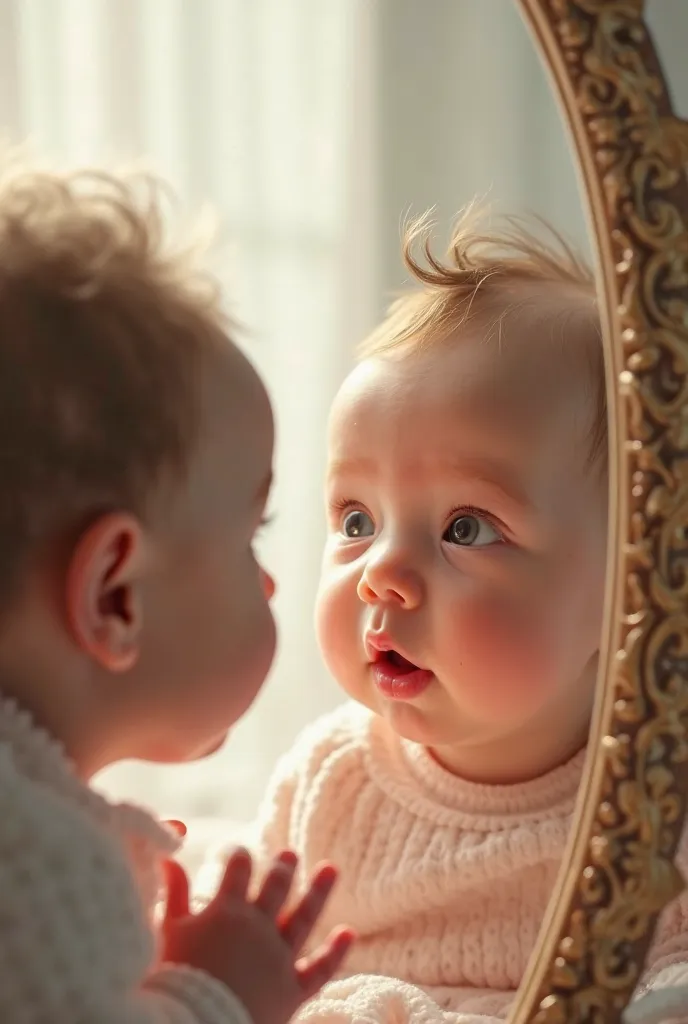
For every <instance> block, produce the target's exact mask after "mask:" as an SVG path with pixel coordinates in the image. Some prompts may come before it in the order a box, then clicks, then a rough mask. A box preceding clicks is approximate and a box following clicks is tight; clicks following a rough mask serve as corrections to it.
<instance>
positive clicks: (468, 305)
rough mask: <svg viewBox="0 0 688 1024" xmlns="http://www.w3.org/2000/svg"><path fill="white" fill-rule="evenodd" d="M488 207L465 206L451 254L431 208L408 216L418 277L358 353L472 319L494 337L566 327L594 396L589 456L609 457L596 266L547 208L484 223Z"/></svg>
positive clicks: (421, 339) (434, 336) (407, 243)
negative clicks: (441, 243)
mask: <svg viewBox="0 0 688 1024" xmlns="http://www.w3.org/2000/svg"><path fill="white" fill-rule="evenodd" d="M487 215H488V209H487V207H485V206H481V205H480V204H478V203H477V202H476V203H472V204H470V205H469V206H468V207H467V208H466V209H465V210H464V211H463V212H462V214H461V215H460V217H459V219H458V220H457V222H456V225H455V227H454V231H453V233H452V237H451V241H450V243H449V247H448V251H447V255H446V257H445V258H444V259H442V258H439V257H438V256H437V255H436V254H435V252H434V251H433V245H432V235H433V229H434V224H433V221H432V218H431V215H430V214H429V213H428V214H424V215H423V216H422V217H419V218H417V219H415V220H412V221H411V222H410V223H408V224H407V225H406V227H405V230H404V232H403V240H402V255H403V260H404V264H405V266H406V268H407V270H408V271H409V273H410V275H411V279H412V287H410V288H408V289H406V290H405V291H403V292H402V293H401V295H399V296H398V297H397V298H396V299H395V301H394V302H393V303H392V304H391V306H390V307H389V310H388V313H387V316H386V317H385V318H384V319H383V321H382V323H380V324H379V326H378V327H376V328H375V329H374V330H373V331H372V333H371V334H369V335H368V337H367V338H365V340H364V341H363V343H362V344H361V345H360V346H359V349H358V357H359V358H360V359H368V358H374V357H377V356H385V355H390V354H397V355H400V356H405V355H410V354H413V353H416V352H422V351H423V350H425V349H427V348H429V347H432V346H434V345H438V344H450V343H452V342H454V341H457V340H458V339H460V337H461V333H462V331H464V330H465V329H467V328H469V327H470V329H471V330H473V331H475V330H479V331H480V332H481V335H482V336H483V337H484V338H485V339H486V340H487V339H489V338H491V337H494V336H495V335H496V336H498V338H500V339H501V338H502V336H503V334H504V332H506V331H508V329H509V327H510V326H511V325H514V326H515V325H516V324H518V325H519V326H522V325H523V323H524V322H527V323H528V325H529V326H530V327H531V328H534V329H536V330H549V331H550V332H552V333H554V332H555V331H558V332H559V337H560V340H562V341H563V342H564V343H565V344H568V343H570V344H576V345H577V346H578V348H579V351H580V353H581V357H582V358H583V359H584V360H585V361H586V364H587V365H586V368H587V369H588V372H589V374H590V379H591V381H592V388H593V402H594V406H595V415H594V422H593V424H592V427H591V436H590V460H591V462H593V463H598V462H601V463H604V462H605V460H606V454H607V395H606V380H605V368H604V351H603V346H602V334H601V325H600V314H599V306H598V302H597V294H596V287H595V275H594V272H593V270H592V268H591V267H590V266H589V265H588V263H587V262H586V260H585V259H584V257H583V256H582V255H581V254H580V253H579V252H578V251H577V250H576V249H575V248H574V247H573V246H572V245H571V244H569V243H568V242H567V241H566V240H565V239H564V238H563V236H562V235H560V234H559V233H558V232H557V231H556V230H555V229H554V228H553V227H552V226H551V225H550V224H548V223H547V222H546V221H544V220H542V219H541V218H533V221H532V222H529V220H528V219H526V218H519V217H514V216H505V217H503V218H502V220H501V222H500V223H501V224H502V225H503V226H501V227H500V226H498V227H497V228H496V229H492V230H486V229H485V228H484V227H483V224H484V221H485V220H486V218H487ZM536 228H539V229H540V232H539V233H538V231H537V230H536ZM417 252H419V255H416V253H417ZM581 342H582V344H581Z"/></svg>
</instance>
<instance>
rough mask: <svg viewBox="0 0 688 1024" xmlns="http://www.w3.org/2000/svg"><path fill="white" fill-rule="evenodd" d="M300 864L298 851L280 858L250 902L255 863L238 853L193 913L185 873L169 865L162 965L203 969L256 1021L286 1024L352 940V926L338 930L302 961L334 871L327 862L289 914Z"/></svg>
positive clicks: (174, 864) (340, 959)
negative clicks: (202, 905)
mask: <svg viewBox="0 0 688 1024" xmlns="http://www.w3.org/2000/svg"><path fill="white" fill-rule="evenodd" d="M296 867H297V858H296V856H295V855H294V854H293V853H291V852H289V851H287V852H285V853H282V854H280V855H279V856H278V857H276V858H275V860H274V861H273V864H272V867H271V868H270V869H269V870H268V872H267V874H266V875H265V878H264V879H263V881H262V883H261V885H260V887H259V889H258V893H257V895H256V896H255V897H250V896H249V889H250V884H251V874H252V869H253V863H252V860H251V856H250V854H249V853H248V852H247V851H246V850H241V849H240V850H237V851H236V852H235V853H233V854H232V855H231V856H230V857H229V859H228V861H227V865H226V868H225V872H224V876H223V878H222V881H221V882H220V885H219V887H218V890H217V893H216V895H215V897H214V898H213V899H212V900H211V901H210V903H208V905H207V906H206V907H205V908H204V909H203V910H202V911H200V912H199V913H197V914H195V913H193V912H192V911H191V910H190V904H189V881H188V877H187V875H186V872H185V871H184V869H183V867H182V866H181V865H180V864H178V863H177V862H176V861H168V862H167V893H168V895H167V907H166V913H165V917H164V919H163V923H162V937H163V960H164V961H165V962H168V963H177V964H186V965H188V966H190V967H196V968H199V969H201V970H204V971H206V972H207V973H208V974H210V975H212V976H213V977H214V978H216V979H217V980H218V981H220V982H221V983H223V984H225V985H226V986H227V988H229V989H230V991H231V992H232V993H233V994H234V995H235V996H236V997H237V998H238V999H239V1001H240V1002H241V1003H242V1005H243V1006H244V1008H245V1009H246V1010H247V1012H248V1014H249V1016H250V1017H251V1020H252V1021H253V1022H254V1024H287V1021H288V1020H289V1019H290V1018H291V1017H292V1016H293V1014H294V1013H295V1012H296V1010H298V1008H299V1007H300V1006H301V1005H302V1004H303V1003H304V1002H305V1001H306V1000H308V999H310V998H311V997H312V996H314V995H315V994H316V993H317V992H318V991H319V990H320V989H321V988H322V986H323V985H325V984H326V983H327V982H328V981H330V979H331V978H332V977H333V976H334V974H335V973H336V972H337V970H338V969H339V967H340V966H341V964H342V962H343V960H344V957H345V956H346V954H347V952H348V950H349V948H350V946H351V944H352V941H353V933H352V932H351V931H350V930H349V929H347V928H341V929H337V930H335V931H333V932H332V933H331V934H330V935H329V937H328V938H327V939H326V940H325V942H324V943H323V944H322V946H320V947H319V948H318V949H317V950H316V951H315V952H314V953H313V954H311V955H310V956H309V957H308V958H307V960H299V959H298V958H299V953H300V951H301V950H302V948H303V946H304V944H305V943H306V942H307V940H308V939H309V937H310V935H311V934H312V932H313V929H314V927H315V926H316V924H317V923H318V921H319V919H320V917H321V915H322V912H323V910H324V908H325V905H326V903H327V900H328V898H329V895H330V893H331V891H332V888H333V886H334V883H335V881H336V877H337V873H336V870H335V869H334V868H333V867H332V866H331V865H328V864H325V865H323V866H322V867H321V868H319V869H318V870H317V871H316V872H315V874H314V875H313V878H312V879H311V882H310V884H309V886H308V888H307V890H306V892H305V894H304V895H303V897H302V898H301V899H300V900H299V901H298V903H297V904H296V906H295V907H293V908H292V909H289V910H288V911H286V912H285V907H286V906H287V904H288V901H289V897H290V894H291V891H292V887H293V882H294V876H295V873H296ZM266 978H269V979H270V982H269V984H267V985H266V983H265V980H266Z"/></svg>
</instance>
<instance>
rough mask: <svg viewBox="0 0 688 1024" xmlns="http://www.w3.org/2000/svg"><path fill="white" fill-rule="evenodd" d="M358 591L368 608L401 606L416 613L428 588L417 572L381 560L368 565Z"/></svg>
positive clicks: (359, 582)
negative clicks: (390, 605)
mask: <svg viewBox="0 0 688 1024" xmlns="http://www.w3.org/2000/svg"><path fill="white" fill-rule="evenodd" d="M356 590H357V593H358V597H359V599H360V600H361V601H363V602H365V604H376V603H378V602H381V603H389V604H398V605H400V606H401V607H402V608H405V609H407V610H412V609H413V608H417V607H418V605H419V604H420V603H421V602H422V600H423V590H424V588H423V581H422V579H421V577H420V574H419V573H417V572H416V571H415V570H414V569H412V568H410V567H407V566H401V565H399V564H394V563H393V562H391V560H390V561H388V560H385V559H380V560H377V561H375V562H369V563H368V565H367V566H366V568H365V570H364V571H363V575H362V576H361V578H360V580H359V581H358V587H357V588H356Z"/></svg>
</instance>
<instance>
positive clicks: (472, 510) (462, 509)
mask: <svg viewBox="0 0 688 1024" xmlns="http://www.w3.org/2000/svg"><path fill="white" fill-rule="evenodd" d="M461 516H474V517H475V518H476V519H484V520H485V522H486V523H489V524H490V526H491V527H493V529H495V530H496V531H497V533H498V534H499V535H500V537H501V538H502V543H503V544H508V540H507V536H506V527H505V526H504V524H503V523H502V522H500V520H499V519H497V517H496V516H493V515H491V513H490V512H487V511H486V510H485V509H484V508H476V507H475V506H474V505H458V506H457V507H456V508H453V509H452V510H451V512H450V513H449V515H448V516H447V527H448V526H449V524H450V523H452V522H453V521H454V520H455V519H460V518H461ZM447 527H445V529H446V528H447Z"/></svg>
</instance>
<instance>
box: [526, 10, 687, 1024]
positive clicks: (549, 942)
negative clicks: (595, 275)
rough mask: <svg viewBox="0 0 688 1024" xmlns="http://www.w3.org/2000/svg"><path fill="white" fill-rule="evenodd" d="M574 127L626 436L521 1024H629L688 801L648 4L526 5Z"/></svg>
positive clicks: (671, 407)
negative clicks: (595, 642) (580, 754)
mask: <svg viewBox="0 0 688 1024" xmlns="http://www.w3.org/2000/svg"><path fill="white" fill-rule="evenodd" d="M518 3H519V6H520V8H521V11H522V14H523V16H524V18H525V20H526V21H527V23H528V24H529V26H530V28H531V31H532V34H533V37H534V38H535V40H536V43H537V45H538V48H539V50H540V52H541V54H542V56H543V58H544V60H545V62H546V64H547V66H548V69H549V72H550V75H551V79H552V81H553V83H554V87H555V89H556V92H557V94H558V96H559V100H560V103H561V107H562V110H563V113H564V116H565V119H566V121H567V123H568V125H569V128H570V130H571V133H572V137H573V141H574V146H575V150H576V153H577V159H578V165H579V168H580V171H581V174H582V180H583V184H584V189H585V192H586V193H587V197H588V207H589V213H590V222H591V227H592V230H593V232H594V236H595V239H596V243H597V255H598V266H599V288H600V295H601V297H603V299H604V303H603V306H604V315H603V322H604V337H605V353H606V364H607V382H608V393H609V410H610V411H609V416H610V438H611V464H612V470H611V481H612V482H611V495H612V510H611V518H610V536H611V537H612V538H616V543H615V544H611V545H610V547H611V548H612V550H611V551H610V555H609V570H608V571H609V577H608V585H607V590H608V594H607V609H606V626H605V636H604V640H603V645H602V654H601V668H600V680H604V685H600V686H599V693H598V698H597V706H596V710H595V715H594V720H593V723H592V728H591V735H590V747H589V754H588V762H587V766H586V772H585V775H584V781H583V785H582V787H581V794H580V797H579V802H578V808H577V812H576V817H575V820H574V825H573V828H572V836H571V840H570V843H569V849H568V857H567V858H566V860H565V864H564V866H563V868H562V871H561V874H560V878H559V882H558V886H557V890H556V893H555V896H554V898H553V900H552V903H551V906H550V910H549V914H548V917H547V919H546V920H545V922H544V925H543V928H542V934H541V937H540V941H539V943H538V947H537V949H536V950H535V953H534V955H533V957H532V959H531V963H530V966H529V969H528V972H527V974H526V977H525V978H524V981H523V984H522V986H521V989H520V991H519V994H518V997H517V1000H516V1003H515V1005H514V1010H513V1013H512V1017H511V1020H512V1024H526V1021H538V1022H539V1024H563V1022H566V1024H574V1022H578V1021H580V1022H583V1021H585V1022H596V1021H599V1022H602V1021H604V1022H605V1024H610V1022H614V1021H616V1020H618V1019H619V1017H620V1015H621V1012H622V1010H623V1008H624V1007H625V1005H626V1004H627V1003H628V1001H629V999H630V997H631V995H632V992H633V989H634V988H635V986H636V985H637V983H638V979H639V977H640V972H641V970H642V966H643V960H644V957H645V955H646V952H647V948H648V946H649V943H650V940H651V938H652V933H653V930H654V925H655V923H656V919H657V915H658V913H659V911H660V910H661V909H662V908H663V907H664V906H665V904H666V903H668V902H669V900H671V899H672V898H673V897H674V896H676V895H677V894H678V892H680V891H681V889H682V888H683V885H684V883H683V880H682V878H681V876H680V875H679V873H678V871H677V869H676V868H675V867H674V864H673V857H674V855H675V852H676V848H677V844H678V841H679V838H680V834H681V829H682V825H683V820H684V815H685V809H686V796H687V794H688V772H687V770H686V764H687V759H688V737H687V734H686V726H687V725H688V180H687V177H686V166H687V165H688V123H686V122H683V121H681V120H679V119H678V118H677V117H675V116H674V114H673V112H672V106H671V101H670V98H669V93H668V89H667V85H666V82H665V78H664V75H663V73H662V69H661V66H660V63H659V61H658V58H657V54H656V52H655V49H654V46H653V44H652V40H651V38H650V35H649V32H648V29H647V26H646V24H645V22H644V19H643V9H644V4H643V2H642V0H518Z"/></svg>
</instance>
